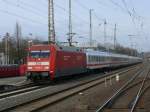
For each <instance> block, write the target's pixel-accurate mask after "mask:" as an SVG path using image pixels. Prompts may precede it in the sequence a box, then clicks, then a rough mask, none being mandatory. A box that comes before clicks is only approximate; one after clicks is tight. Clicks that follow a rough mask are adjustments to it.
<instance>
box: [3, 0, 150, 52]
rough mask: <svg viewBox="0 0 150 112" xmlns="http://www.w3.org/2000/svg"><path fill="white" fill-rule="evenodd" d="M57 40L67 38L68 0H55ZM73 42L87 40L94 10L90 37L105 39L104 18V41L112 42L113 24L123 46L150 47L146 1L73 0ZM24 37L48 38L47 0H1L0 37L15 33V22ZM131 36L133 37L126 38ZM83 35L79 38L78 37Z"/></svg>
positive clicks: (100, 40)
mask: <svg viewBox="0 0 150 112" xmlns="http://www.w3.org/2000/svg"><path fill="white" fill-rule="evenodd" d="M54 4H55V7H54V8H55V28H56V35H57V40H59V41H66V39H67V36H66V34H67V33H68V0H54ZM72 5H73V6H72V10H73V11H72V18H73V20H72V21H73V32H74V33H76V36H75V38H74V40H75V41H79V42H80V43H84V42H88V41H89V9H93V10H94V11H93V16H92V18H93V40H96V41H97V42H100V43H103V42H104V34H103V29H104V25H103V24H104V21H103V20H104V19H106V21H107V26H106V29H107V42H110V43H113V30H114V24H115V23H116V24H117V41H118V43H120V44H122V45H124V46H131V41H132V43H133V44H134V46H136V47H137V49H142V50H144V51H149V50H150V44H149V42H150V37H149V35H150V33H149V29H150V25H149V24H150V21H149V20H150V14H149V11H150V6H149V5H150V1H149V0H72ZM17 21H18V22H19V24H20V25H21V27H22V33H23V35H24V36H28V35H29V33H32V34H33V36H39V37H41V38H42V39H44V40H47V34H48V33H47V0H0V36H3V35H4V34H5V33H6V32H10V33H11V34H14V30H15V24H16V22H17ZM128 35H135V36H132V39H130V38H129V37H128ZM81 36H82V37H84V38H78V37H81Z"/></svg>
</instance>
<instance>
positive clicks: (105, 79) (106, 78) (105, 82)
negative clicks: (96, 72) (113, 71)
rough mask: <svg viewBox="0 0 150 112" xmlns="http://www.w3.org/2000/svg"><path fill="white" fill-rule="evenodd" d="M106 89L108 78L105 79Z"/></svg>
mask: <svg viewBox="0 0 150 112" xmlns="http://www.w3.org/2000/svg"><path fill="white" fill-rule="evenodd" d="M105 87H107V78H106V77H105Z"/></svg>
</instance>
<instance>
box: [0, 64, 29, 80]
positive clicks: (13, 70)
mask: <svg viewBox="0 0 150 112" xmlns="http://www.w3.org/2000/svg"><path fill="white" fill-rule="evenodd" d="M25 74H26V64H22V65H15V64H11V65H0V78H4V77H17V76H24V75H25Z"/></svg>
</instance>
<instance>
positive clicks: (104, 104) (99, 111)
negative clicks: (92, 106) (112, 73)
mask: <svg viewBox="0 0 150 112" xmlns="http://www.w3.org/2000/svg"><path fill="white" fill-rule="evenodd" d="M141 73H142V70H140V71H138V72H136V73H135V75H134V76H133V77H132V78H131V79H130V80H129V81H128V82H126V83H125V84H124V85H123V86H122V87H121V88H120V89H119V90H118V91H117V92H116V93H115V94H113V96H111V97H110V98H109V99H108V100H107V101H106V102H104V103H103V105H102V106H100V108H98V109H97V110H96V112H101V111H102V110H103V109H104V108H105V107H106V106H107V105H108V104H109V102H111V101H112V100H113V99H114V98H116V97H117V96H118V95H119V94H120V93H122V91H123V90H124V89H125V88H126V87H127V86H128V85H129V84H130V83H131V82H132V81H133V80H134V79H135V78H136V77H137V76H138V75H140V74H141Z"/></svg>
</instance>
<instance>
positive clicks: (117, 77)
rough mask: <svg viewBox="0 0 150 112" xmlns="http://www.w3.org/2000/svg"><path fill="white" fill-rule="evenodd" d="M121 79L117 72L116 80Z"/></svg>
mask: <svg viewBox="0 0 150 112" xmlns="http://www.w3.org/2000/svg"><path fill="white" fill-rule="evenodd" d="M119 80H120V77H119V74H116V81H117V82H119Z"/></svg>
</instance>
